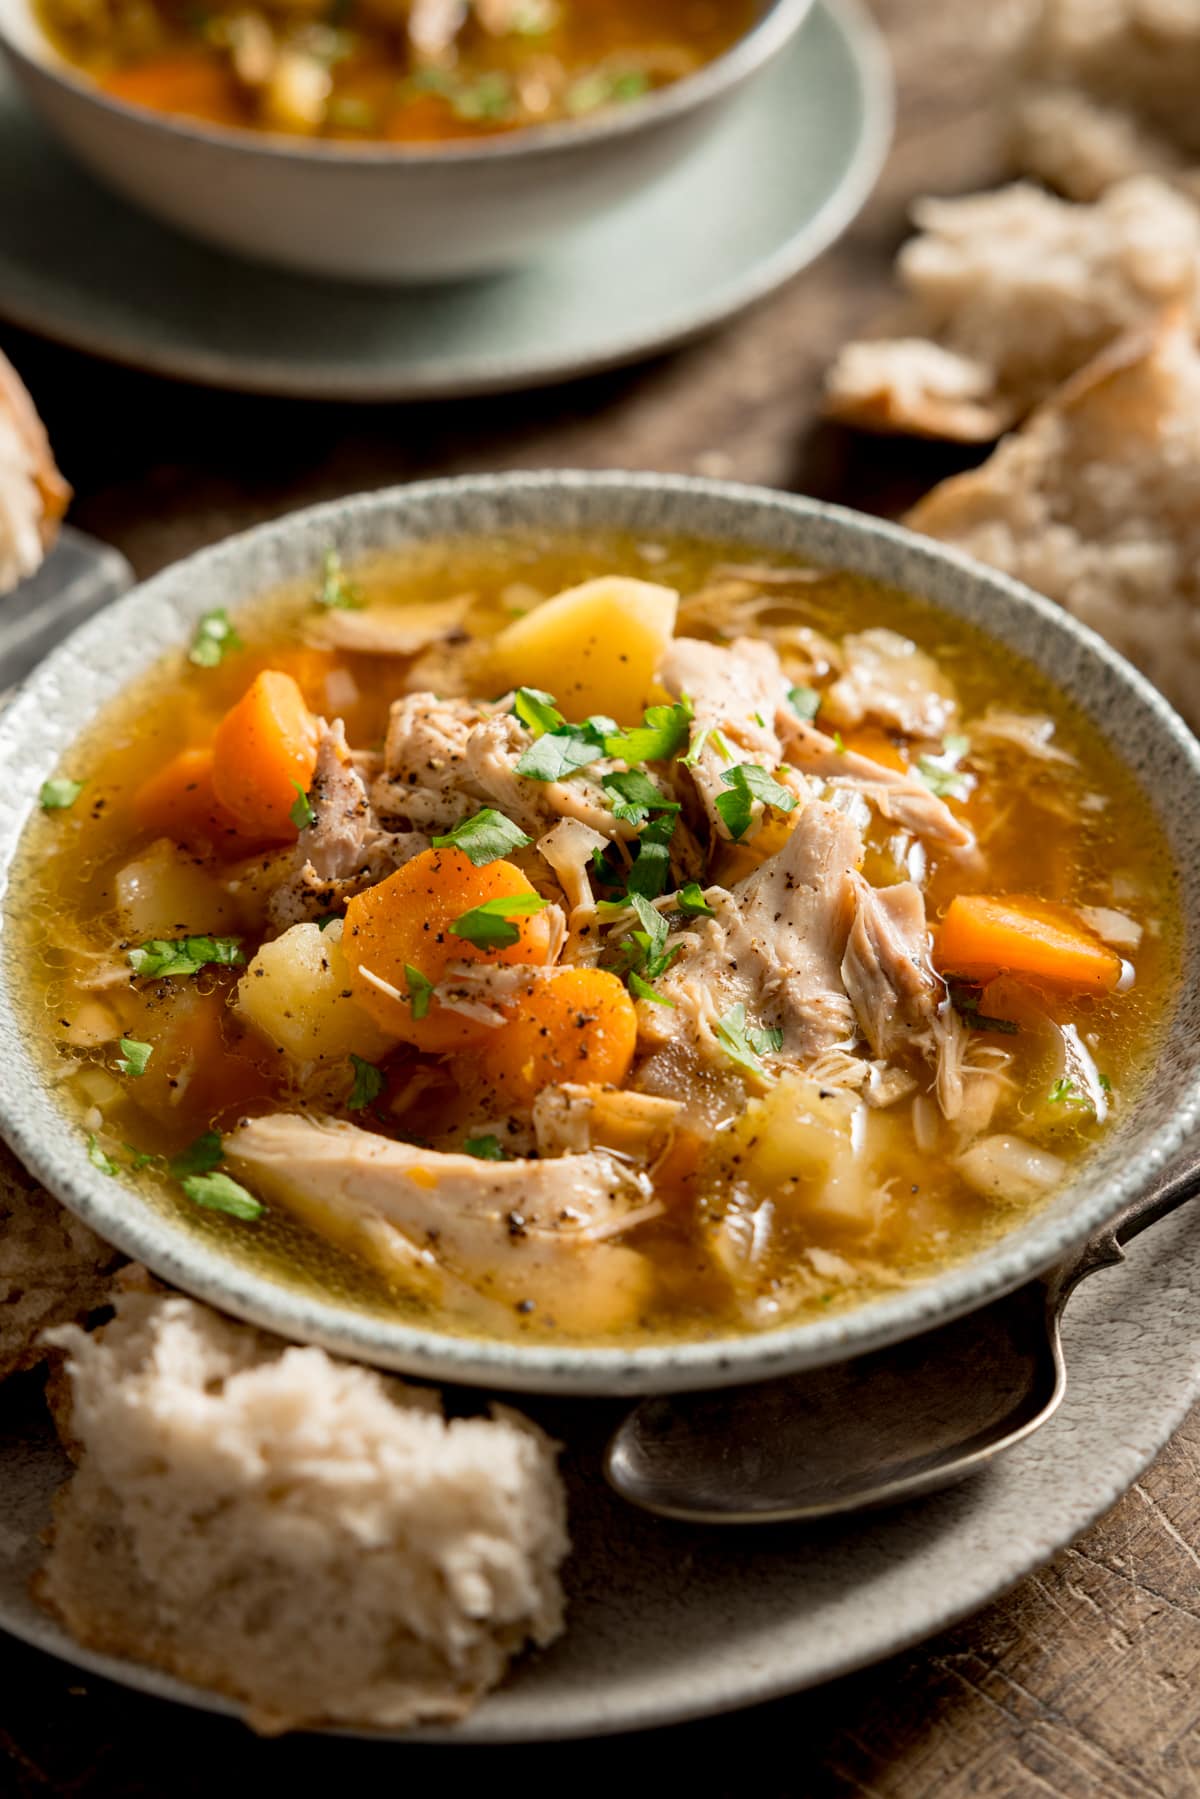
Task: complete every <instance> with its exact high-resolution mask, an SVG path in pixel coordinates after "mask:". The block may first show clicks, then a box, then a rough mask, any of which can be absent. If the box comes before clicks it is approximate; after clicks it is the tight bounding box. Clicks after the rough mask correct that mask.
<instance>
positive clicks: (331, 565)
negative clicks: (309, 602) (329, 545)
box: [313, 549, 363, 612]
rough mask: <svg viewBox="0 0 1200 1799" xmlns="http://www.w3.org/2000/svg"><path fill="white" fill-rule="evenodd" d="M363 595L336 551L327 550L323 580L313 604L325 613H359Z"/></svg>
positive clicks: (322, 562) (322, 574)
mask: <svg viewBox="0 0 1200 1799" xmlns="http://www.w3.org/2000/svg"><path fill="white" fill-rule="evenodd" d="M362 603H363V602H362V594H361V593H360V592H359V591H358V588H357V587H356V586H355V584H354V582H353V581H352V580H351V579H350V577H349V576H348V575H347V573H346V571H345V569H344V568H343V567H342V559H341V557H340V556H339V555H338V553H337V551H336V550H333V549H329V550H326V552H325V555H324V557H323V558H322V561H321V580H320V584H319V585H318V587H317V591H316V593H315V594H314V595H313V604H314V605H315V606H320V607H321V608H322V609H323V610H324V611H325V612H357V611H358V609H359V607H360V606H361V605H362Z"/></svg>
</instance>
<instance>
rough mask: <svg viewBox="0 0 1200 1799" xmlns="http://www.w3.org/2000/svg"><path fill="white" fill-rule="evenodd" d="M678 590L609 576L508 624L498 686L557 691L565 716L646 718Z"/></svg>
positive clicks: (497, 658)
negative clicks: (646, 710)
mask: <svg viewBox="0 0 1200 1799" xmlns="http://www.w3.org/2000/svg"><path fill="white" fill-rule="evenodd" d="M678 605H679V595H678V594H677V593H676V592H675V590H674V589H673V588H670V587H659V586H657V585H656V584H655V583H654V582H651V581H633V580H630V579H628V578H626V577H625V576H623V575H603V576H601V577H600V578H599V579H598V580H595V581H585V582H584V583H583V585H582V586H581V587H571V588H568V589H567V591H566V592H565V593H560V594H558V595H557V596H556V597H555V598H554V599H552V600H547V601H546V603H545V605H544V606H538V607H536V608H535V609H534V611H532V612H530V613H527V614H526V616H525V617H524V618H519V619H516V620H515V621H514V622H513V623H512V624H511V625H508V626H506V627H505V629H504V630H503V631H501V632H500V634H499V636H498V637H497V638H496V640H495V643H494V645H493V658H494V660H493V667H494V670H495V673H496V677H497V681H498V684H499V685H501V686H512V687H538V688H541V689H542V690H543V691H544V692H546V693H552V694H553V695H554V698H555V702H556V704H557V706H558V708H559V710H560V712H562V713H563V714H564V716H565V717H567V718H569V719H571V720H573V721H575V722H579V721H580V720H582V719H585V718H588V717H590V716H591V715H592V714H594V713H599V714H602V715H604V716H606V717H609V718H615V719H616V721H617V723H618V724H620V725H635V724H639V723H640V722H641V717H642V713H643V711H644V710H645V708H646V706H647V705H649V704H652V703H653V702H654V701H655V700H656V699H658V698H661V697H662V696H661V694H660V693H659V690H658V688H657V686H656V683H655V676H656V674H657V673H658V669H659V665H660V664H661V662H662V659H663V656H664V655H665V653H666V649H667V645H668V644H669V643H670V641H671V638H672V636H673V634H674V631H675V613H676V610H677V608H678Z"/></svg>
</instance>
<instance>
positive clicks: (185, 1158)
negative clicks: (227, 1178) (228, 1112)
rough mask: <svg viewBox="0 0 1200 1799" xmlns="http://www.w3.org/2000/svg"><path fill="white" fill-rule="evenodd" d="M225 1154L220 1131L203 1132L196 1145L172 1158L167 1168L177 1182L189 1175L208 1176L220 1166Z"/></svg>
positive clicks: (188, 1147) (182, 1150) (190, 1144)
mask: <svg viewBox="0 0 1200 1799" xmlns="http://www.w3.org/2000/svg"><path fill="white" fill-rule="evenodd" d="M224 1153H225V1152H224V1148H223V1146H222V1143H221V1133H220V1131H203V1132H202V1133H201V1135H200V1136H199V1137H197V1138H196V1141H195V1142H194V1143H189V1144H188V1146H187V1148H186V1149H181V1150H180V1151H179V1154H178V1155H176V1156H172V1157H171V1158H170V1160H169V1161H168V1163H167V1167H168V1168H169V1169H170V1171H171V1173H172V1174H173V1175H174V1176H175V1178H176V1180H183V1178H184V1177H185V1175H189V1174H208V1173H209V1172H210V1171H211V1170H212V1169H214V1168H216V1167H218V1166H219V1164H220V1162H221V1158H222V1156H223V1155H224Z"/></svg>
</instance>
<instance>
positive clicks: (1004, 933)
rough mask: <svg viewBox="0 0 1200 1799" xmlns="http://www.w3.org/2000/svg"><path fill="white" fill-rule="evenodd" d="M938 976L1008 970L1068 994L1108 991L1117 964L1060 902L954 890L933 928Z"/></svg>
mask: <svg viewBox="0 0 1200 1799" xmlns="http://www.w3.org/2000/svg"><path fill="white" fill-rule="evenodd" d="M936 961H937V965H938V967H939V968H940V969H941V970H942V972H943V973H944V974H954V975H963V976H966V977H968V978H971V979H977V980H980V979H982V980H990V979H992V978H993V977H994V976H996V975H1000V974H1009V975H1014V976H1016V977H1017V978H1018V979H1022V980H1026V981H1029V982H1031V983H1033V984H1034V985H1037V986H1045V987H1054V988H1058V989H1060V990H1061V991H1064V992H1072V993H1111V992H1112V991H1113V989H1114V988H1115V987H1116V986H1118V984H1119V983H1120V980H1121V975H1122V971H1123V964H1122V962H1121V958H1120V956H1118V955H1117V954H1116V952H1115V951H1114V950H1111V949H1109V948H1107V946H1106V945H1105V944H1103V943H1101V941H1100V939H1099V938H1098V937H1097V936H1095V935H1094V933H1093V932H1091V931H1089V930H1088V929H1087V927H1086V925H1083V924H1081V923H1080V921H1079V920H1078V919H1077V918H1076V917H1075V916H1074V915H1073V914H1072V913H1071V912H1070V911H1068V909H1067V908H1066V907H1064V906H1054V905H1050V904H1049V903H1047V902H1046V901H1045V900H1037V899H1028V898H1025V897H1024V896H1022V895H1020V894H1003V895H999V896H995V895H989V894H982V893H972V894H959V895H957V896H956V897H955V898H954V899H952V900H951V902H950V904H949V906H948V907H947V909H946V916H945V918H944V919H943V920H942V923H941V925H940V927H939V929H938V932H937V949H936Z"/></svg>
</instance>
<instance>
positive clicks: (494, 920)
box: [450, 893, 549, 949]
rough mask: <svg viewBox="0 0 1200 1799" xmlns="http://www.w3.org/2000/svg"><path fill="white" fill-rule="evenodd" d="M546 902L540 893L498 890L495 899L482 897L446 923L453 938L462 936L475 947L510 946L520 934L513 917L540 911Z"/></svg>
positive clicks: (498, 947)
mask: <svg viewBox="0 0 1200 1799" xmlns="http://www.w3.org/2000/svg"><path fill="white" fill-rule="evenodd" d="M548 904H549V901H548V900H544V899H543V898H542V896H541V894H540V893H502V894H500V895H499V897H498V898H496V899H490V900H484V902H483V904H482V905H481V906H473V907H472V908H471V910H470V911H469V912H464V913H463V914H462V917H461V918H456V919H455V920H454V922H453V924H452V925H451V926H450V930H451V932H452V933H453V935H454V936H455V937H462V938H463V939H464V940H465V941H466V942H467V943H473V944H474V945H475V947H476V949H510V948H511V947H512V945H513V944H514V943H519V942H520V938H521V933H520V931H519V930H518V928H517V926H516V925H515V924H510V922H509V920H510V919H513V918H523V917H525V916H527V915H528V914H529V913H531V912H542V911H544V910H545V908H546V906H547V905H548Z"/></svg>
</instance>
